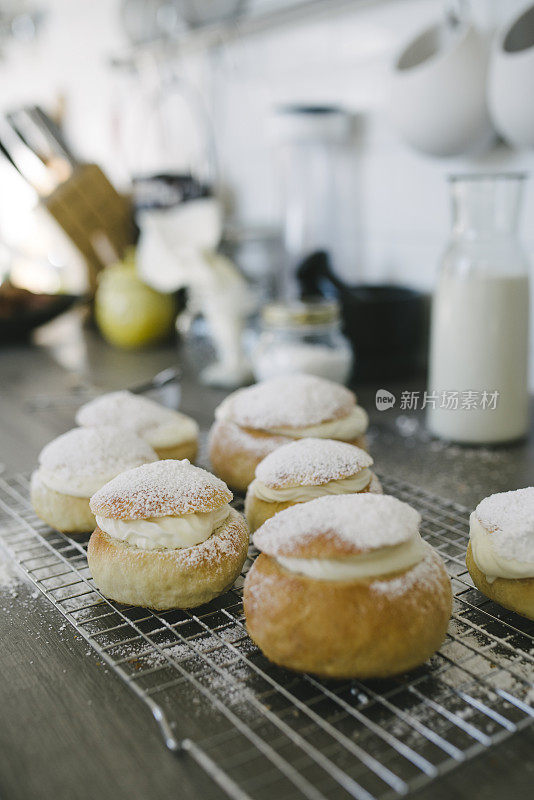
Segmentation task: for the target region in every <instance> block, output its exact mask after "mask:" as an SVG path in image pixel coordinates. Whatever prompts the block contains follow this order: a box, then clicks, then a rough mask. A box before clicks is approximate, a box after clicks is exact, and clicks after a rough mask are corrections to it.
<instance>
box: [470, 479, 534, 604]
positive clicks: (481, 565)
mask: <svg viewBox="0 0 534 800" xmlns="http://www.w3.org/2000/svg"><path fill="white" fill-rule="evenodd" d="M469 533H470V542H469V545H468V548H467V553H466V564H467V569H468V570H469V574H470V575H471V578H472V579H473V583H474V584H475V586H476V587H477V589H479V590H480V591H481V592H482V593H483V594H485V595H486V597H489V598H490V600H495V602H497V603H499V604H500V605H501V606H504V608H509V609H510V610H511V611H515V612H516V613H518V614H521V615H522V616H524V617H527V618H528V619H534V487H528V488H526V489H518V490H516V491H512V492H501V493H499V494H494V495H491V496H490V497H486V498H485V499H484V500H482V502H480V503H479V504H478V506H477V507H476V509H475V511H473V513H472V514H471V519H470V526H469Z"/></svg>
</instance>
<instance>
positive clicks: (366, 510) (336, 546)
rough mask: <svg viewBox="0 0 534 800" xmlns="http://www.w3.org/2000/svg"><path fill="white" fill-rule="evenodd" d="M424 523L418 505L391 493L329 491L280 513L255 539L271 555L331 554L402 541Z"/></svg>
mask: <svg viewBox="0 0 534 800" xmlns="http://www.w3.org/2000/svg"><path fill="white" fill-rule="evenodd" d="M420 522H421V516H420V514H419V513H418V512H417V511H416V510H415V509H414V508H412V507H411V506H409V505H408V504H407V503H403V502H402V501H401V500H397V498H395V497H392V496H391V495H380V494H371V493H360V494H346V495H330V496H328V497H318V498H317V499H316V500H310V502H308V503H299V504H298V505H295V506H291V507H290V508H287V509H285V510H284V511H280V512H279V513H278V514H275V516H274V517H271V518H270V519H268V520H267V522H265V523H264V524H263V525H262V526H261V528H259V529H258V530H257V531H256V533H255V534H254V544H255V546H256V547H257V548H258V549H259V550H262V551H263V552H264V553H267V554H268V555H271V556H296V557H302V558H307V557H310V558H313V557H322V558H328V557H335V556H336V555H349V554H351V553H354V554H358V553H362V552H369V551H371V550H378V549H379V548H381V547H389V546H394V545H398V544H402V543H404V542H407V541H409V540H410V539H411V538H412V536H414V535H417V534H418V532H419V524H420ZM318 540H319V541H320V546H319V548H318V547H317V546H316V544H317V542H318ZM318 549H319V550H320V552H318Z"/></svg>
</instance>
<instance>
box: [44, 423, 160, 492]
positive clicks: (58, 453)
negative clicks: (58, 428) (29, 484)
mask: <svg viewBox="0 0 534 800" xmlns="http://www.w3.org/2000/svg"><path fill="white" fill-rule="evenodd" d="M156 459H157V456H156V453H155V452H154V451H153V450H152V448H151V447H150V445H149V444H148V443H147V442H145V440H144V439H141V438H140V437H139V436H137V435H136V434H135V433H134V432H133V431H129V430H125V429H123V428H116V427H110V426H102V427H101V428H73V429H72V430H70V431H67V433H63V434H62V435H61V436H58V437H57V439H54V440H53V441H51V442H49V443H48V444H47V445H46V446H45V447H44V448H43V449H42V450H41V453H40V455H39V465H40V466H41V467H42V468H43V469H44V470H46V471H47V472H50V473H52V472H53V473H54V476H55V477H56V478H57V480H58V481H64V482H65V483H73V482H75V481H76V479H77V478H79V477H82V476H83V477H84V478H91V477H96V478H100V477H101V476H103V477H104V480H109V479H110V478H112V477H114V476H115V475H118V473H119V472H122V471H123V470H125V469H129V468H131V467H137V466H140V465H141V464H145V463H148V462H149V461H155V460H156Z"/></svg>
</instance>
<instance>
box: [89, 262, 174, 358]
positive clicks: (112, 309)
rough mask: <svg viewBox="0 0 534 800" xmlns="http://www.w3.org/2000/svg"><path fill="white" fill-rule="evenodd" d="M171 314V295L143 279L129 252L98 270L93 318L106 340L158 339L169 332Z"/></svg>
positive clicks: (135, 342)
mask: <svg viewBox="0 0 534 800" xmlns="http://www.w3.org/2000/svg"><path fill="white" fill-rule="evenodd" d="M175 317H176V304H175V301H174V297H173V295H170V294H162V293H161V292H156V291H155V290H154V289H151V288H150V286H147V285H146V283H143V281H142V280H141V279H140V278H139V276H138V275H137V272H136V269H135V263H134V258H133V257H132V254H131V253H128V255H127V256H126V258H125V260H124V261H123V262H119V263H118V264H114V265H113V266H110V267H107V268H106V269H105V270H103V271H102V272H101V273H100V277H99V281H98V287H97V290H96V295H95V319H96V322H97V325H98V327H99V328H100V331H101V333H102V335H103V336H104V338H105V339H107V341H108V342H109V343H110V344H113V345H115V346H116V347H125V348H136V347H142V346H143V345H149V344H154V343H155V342H159V341H161V340H162V339H165V338H167V337H168V336H169V335H170V333H171V331H172V329H173V325H174V320H175Z"/></svg>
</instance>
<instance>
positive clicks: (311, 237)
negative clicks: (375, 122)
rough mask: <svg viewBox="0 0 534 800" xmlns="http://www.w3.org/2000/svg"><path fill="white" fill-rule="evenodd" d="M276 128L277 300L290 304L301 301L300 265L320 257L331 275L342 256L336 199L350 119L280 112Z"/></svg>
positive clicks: (343, 176)
mask: <svg viewBox="0 0 534 800" xmlns="http://www.w3.org/2000/svg"><path fill="white" fill-rule="evenodd" d="M275 122H276V134H277V140H278V154H279V166H280V168H281V181H282V204H283V208H282V214H283V223H282V224H283V239H284V250H285V256H284V262H285V263H284V267H283V270H282V272H281V274H280V275H279V286H278V287H277V294H278V296H279V297H280V298H281V299H284V300H294V299H297V298H299V297H300V296H301V293H300V285H299V281H298V277H297V276H298V269H299V267H300V265H301V264H302V263H303V262H304V261H306V260H307V259H309V258H310V257H312V256H313V255H314V254H315V253H319V252H323V253H326V254H327V256H328V258H329V261H330V262H331V263H332V265H333V267H334V269H335V268H336V266H337V261H338V258H337V255H338V253H339V252H340V251H343V231H341V230H340V228H341V227H342V222H341V219H342V214H341V211H342V209H341V205H342V202H341V201H342V197H341V196H340V195H341V193H342V192H343V191H344V181H346V180H347V173H348V169H347V165H346V161H344V158H346V155H347V150H348V148H347V145H348V140H349V133H350V126H351V118H350V115H349V114H348V113H347V112H346V111H344V110H343V109H342V108H338V107H336V106H332V107H330V106H284V107H282V108H281V109H279V110H278V113H277V116H276V120H275Z"/></svg>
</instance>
